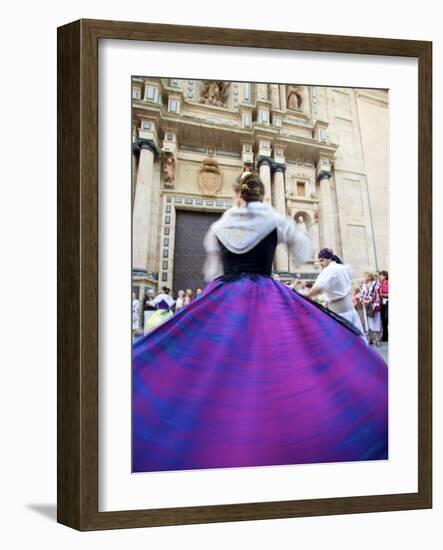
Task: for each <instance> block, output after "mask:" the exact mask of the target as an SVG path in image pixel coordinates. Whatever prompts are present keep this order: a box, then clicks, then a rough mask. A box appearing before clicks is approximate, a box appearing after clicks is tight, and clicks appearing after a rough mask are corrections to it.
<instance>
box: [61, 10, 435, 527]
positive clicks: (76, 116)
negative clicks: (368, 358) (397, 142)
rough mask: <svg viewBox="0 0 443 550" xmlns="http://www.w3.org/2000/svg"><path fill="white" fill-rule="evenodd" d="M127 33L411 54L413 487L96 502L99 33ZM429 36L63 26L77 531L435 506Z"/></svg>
mask: <svg viewBox="0 0 443 550" xmlns="http://www.w3.org/2000/svg"><path fill="white" fill-rule="evenodd" d="M100 39H124V40H139V41H159V42H173V43H187V44H207V45H223V46H240V47H254V48H279V49H287V50H304V51H311V52H336V53H348V54H371V55H380V56H403V57H414V58H417V59H418V67H419V75H418V90H419V105H418V112H419V120H418V136H419V143H418V151H419V165H418V182H419V193H418V223H419V235H418V239H419V246H418V250H419V265H420V266H421V269H420V273H419V287H418V295H419V297H420V299H419V303H418V311H419V335H418V338H419V341H418V350H419V351H418V353H419V361H418V369H419V373H418V423H419V426H418V433H419V440H418V454H419V456H418V492H416V493H402V494H385V495H374V496H358V497H343V498H320V499H313V500H311V499H310V500H296V501H279V502H254V503H247V504H229V505H225V504H223V505H215V506H193V507H181V508H166V509H146V510H130V511H125V510H122V511H116V512H99V511H98V467H99V464H98V338H97V335H98V217H97V212H98V184H97V182H98V124H97V118H98V41H99V40H100ZM431 78H432V43H431V42H426V41H416V40H396V39H383V38H368V37H352V36H333V35H314V34H302V33H289V32H270V31H258V30H242V29H226V28H212V27H193V26H178V25H160V24H150V23H133V22H119V21H99V20H80V21H76V22H73V23H69V24H68V25H65V26H62V27H60V28H59V29H58V174H57V177H58V226H57V231H58V295H57V296H58V456H57V462H58V483H57V485H58V503H57V507H58V521H59V522H60V523H62V524H65V525H68V526H70V527H73V528H75V529H79V530H97V529H113V528H131V527H147V526H160V525H178V524H191V523H209V522H224V521H241V520H254V519H271V518H288V517H300V516H317V515H331V514H346V513H363V512H376V511H390V510H408V509H419V508H430V507H431V506H432V417H431V412H432V372H431V357H432V336H431V334H432V286H431V283H432V217H431V216H432V214H431V209H432V186H431V185H432V172H431V171H432V104H431V101H432V80H431Z"/></svg>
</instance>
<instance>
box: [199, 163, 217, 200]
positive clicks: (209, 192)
mask: <svg viewBox="0 0 443 550" xmlns="http://www.w3.org/2000/svg"><path fill="white" fill-rule="evenodd" d="M222 181H223V173H222V172H221V170H220V168H219V166H218V162H217V161H216V160H215V159H205V160H204V161H203V166H202V167H201V168H200V170H199V174H198V184H199V186H200V189H201V191H202V193H203V195H206V196H208V197H215V195H216V194H217V192H218V191H219V190H220V188H221V185H222Z"/></svg>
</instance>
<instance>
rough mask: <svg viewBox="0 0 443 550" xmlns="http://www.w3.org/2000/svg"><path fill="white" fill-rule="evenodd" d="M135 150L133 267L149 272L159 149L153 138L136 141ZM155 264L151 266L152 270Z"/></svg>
mask: <svg viewBox="0 0 443 550" xmlns="http://www.w3.org/2000/svg"><path fill="white" fill-rule="evenodd" d="M134 150H135V152H139V154H140V158H139V161H138V172H137V181H136V184H135V198H134V210H133V214H132V268H133V269H134V270H137V271H142V272H147V271H149V269H148V250H149V231H150V225H151V221H152V220H151V210H152V209H151V202H152V196H151V195H152V179H153V168H154V157H155V155H158V149H157V147H156V145H155V143H154V142H153V141H152V140H144V139H139V140H137V141H136V144H135V147H134ZM152 267H153V266H150V268H151V270H152Z"/></svg>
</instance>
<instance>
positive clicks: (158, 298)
mask: <svg viewBox="0 0 443 550" xmlns="http://www.w3.org/2000/svg"><path fill="white" fill-rule="evenodd" d="M162 300H163V296H162V295H161V294H158V295H157V296H156V297H155V298H154V299H153V300H150V302H149V303H150V304H151V306H154V307H157V304H159V303H160V302H161V301H162Z"/></svg>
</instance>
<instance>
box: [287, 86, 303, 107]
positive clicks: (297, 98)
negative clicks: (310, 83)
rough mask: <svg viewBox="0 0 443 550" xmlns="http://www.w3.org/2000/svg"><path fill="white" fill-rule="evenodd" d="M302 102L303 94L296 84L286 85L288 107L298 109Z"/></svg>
mask: <svg viewBox="0 0 443 550" xmlns="http://www.w3.org/2000/svg"><path fill="white" fill-rule="evenodd" d="M302 103H303V96H302V94H301V90H300V88H299V87H298V86H288V87H287V92H286V104H287V107H288V109H292V110H298V109H301V106H302Z"/></svg>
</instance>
